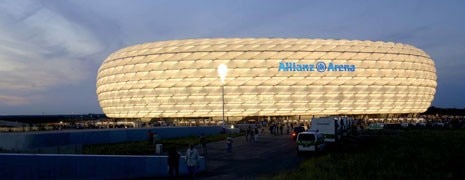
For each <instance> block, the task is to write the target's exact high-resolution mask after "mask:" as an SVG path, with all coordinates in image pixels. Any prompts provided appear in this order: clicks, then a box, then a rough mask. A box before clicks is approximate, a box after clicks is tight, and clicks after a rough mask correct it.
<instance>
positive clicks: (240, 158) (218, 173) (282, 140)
mask: <svg viewBox="0 0 465 180" xmlns="http://www.w3.org/2000/svg"><path fill="white" fill-rule="evenodd" d="M226 147H227V145H226V140H224V141H218V142H213V143H209V144H208V145H207V148H208V155H207V156H206V158H207V164H206V166H207V172H205V173H202V174H199V176H198V178H197V179H256V178H260V177H263V176H265V175H267V176H271V175H273V174H277V173H279V172H281V171H283V170H290V169H295V168H297V167H298V164H299V162H300V161H301V159H300V158H299V157H298V156H297V153H296V151H295V142H294V141H293V140H292V139H291V136H290V135H286V134H285V135H277V136H275V135H271V134H268V133H265V134H262V135H260V136H259V138H258V141H257V142H247V141H246V139H245V136H241V137H236V138H233V149H232V151H233V153H232V155H228V154H227V153H226ZM198 150H199V152H201V149H198Z"/></svg>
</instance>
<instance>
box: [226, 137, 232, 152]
mask: <svg viewBox="0 0 465 180" xmlns="http://www.w3.org/2000/svg"><path fill="white" fill-rule="evenodd" d="M232 143H233V140H232V138H231V136H228V138H226V144H227V149H226V153H227V154H228V155H231V154H232Z"/></svg>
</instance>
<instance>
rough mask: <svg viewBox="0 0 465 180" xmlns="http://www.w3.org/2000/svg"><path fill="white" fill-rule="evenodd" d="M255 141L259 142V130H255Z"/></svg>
mask: <svg viewBox="0 0 465 180" xmlns="http://www.w3.org/2000/svg"><path fill="white" fill-rule="evenodd" d="M254 140H255V142H256V141H257V140H258V128H255V134H254Z"/></svg>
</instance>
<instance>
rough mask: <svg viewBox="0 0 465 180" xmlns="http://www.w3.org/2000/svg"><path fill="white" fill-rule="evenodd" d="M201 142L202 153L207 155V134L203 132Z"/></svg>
mask: <svg viewBox="0 0 465 180" xmlns="http://www.w3.org/2000/svg"><path fill="white" fill-rule="evenodd" d="M199 143H200V144H201V145H202V154H203V155H204V156H205V155H207V154H208V153H207V137H205V134H204V133H202V135H200V138H199Z"/></svg>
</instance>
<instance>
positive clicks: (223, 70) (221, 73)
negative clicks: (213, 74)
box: [218, 63, 228, 84]
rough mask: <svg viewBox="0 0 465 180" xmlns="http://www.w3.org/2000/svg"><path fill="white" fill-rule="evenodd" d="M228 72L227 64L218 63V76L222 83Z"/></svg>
mask: <svg viewBox="0 0 465 180" xmlns="http://www.w3.org/2000/svg"><path fill="white" fill-rule="evenodd" d="M226 74H228V66H226V64H223V63H222V64H220V65H218V76H220V79H221V83H223V84H224V79H226Z"/></svg>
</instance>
